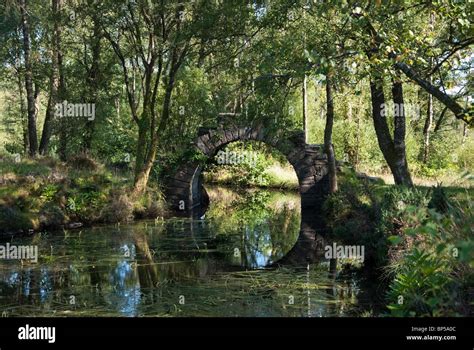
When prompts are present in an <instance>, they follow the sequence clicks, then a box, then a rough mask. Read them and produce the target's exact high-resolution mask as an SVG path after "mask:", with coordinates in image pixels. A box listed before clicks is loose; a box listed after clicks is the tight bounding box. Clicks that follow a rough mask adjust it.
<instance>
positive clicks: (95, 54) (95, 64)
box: [83, 17, 102, 152]
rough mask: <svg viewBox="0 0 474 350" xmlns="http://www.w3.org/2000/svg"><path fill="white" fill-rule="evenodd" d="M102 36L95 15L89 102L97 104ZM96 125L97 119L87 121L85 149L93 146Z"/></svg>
mask: <svg viewBox="0 0 474 350" xmlns="http://www.w3.org/2000/svg"><path fill="white" fill-rule="evenodd" d="M101 37H102V31H101V28H100V22H99V19H98V18H96V17H94V36H93V44H92V65H91V68H90V70H89V73H88V77H87V82H88V86H89V91H88V95H89V101H88V102H89V103H94V104H97V99H98V90H99V75H100V71H99V69H100V54H101V46H100V45H101V43H100V41H101ZM95 126H96V119H95V118H94V119H93V120H88V121H87V122H86V130H85V134H84V138H83V149H84V151H86V152H88V151H90V149H91V148H92V139H93V136H94V131H95Z"/></svg>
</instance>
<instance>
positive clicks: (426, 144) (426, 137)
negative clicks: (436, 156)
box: [423, 95, 433, 163]
mask: <svg viewBox="0 0 474 350" xmlns="http://www.w3.org/2000/svg"><path fill="white" fill-rule="evenodd" d="M432 124H433V96H432V95H428V107H427V110H426V120H425V126H424V127H423V163H426V162H427V161H428V156H429V151H430V133H431V125H432Z"/></svg>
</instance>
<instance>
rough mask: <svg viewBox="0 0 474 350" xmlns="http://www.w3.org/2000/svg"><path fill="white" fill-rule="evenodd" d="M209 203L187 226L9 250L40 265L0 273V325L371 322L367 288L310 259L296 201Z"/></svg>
mask: <svg viewBox="0 0 474 350" xmlns="http://www.w3.org/2000/svg"><path fill="white" fill-rule="evenodd" d="M207 192H208V193H209V197H210V205H209V208H208V209H207V211H206V212H205V213H204V214H202V215H201V214H200V215H198V216H197V217H170V218H165V219H159V220H155V221H140V222H135V223H133V224H127V225H123V224H122V225H106V226H97V227H92V228H83V229H80V230H70V231H62V232H46V233H42V234H36V235H34V236H32V237H18V238H14V239H12V240H9V241H8V243H9V244H10V245H15V246H37V247H38V252H39V258H38V262H36V263H34V262H32V261H26V260H24V261H20V260H2V261H0V313H1V314H2V316H7V317H10V316H223V317H226V316H290V317H320V316H357V315H370V313H371V310H373V308H374V307H375V305H374V297H373V293H374V290H376V288H374V286H373V285H371V283H370V282H368V281H367V280H366V279H364V278H362V277H361V276H360V274H358V273H356V272H351V271H353V269H349V270H348V269H342V268H341V265H342V264H341V263H339V264H338V263H337V262H336V261H335V259H332V260H327V259H323V258H321V254H320V253H321V249H319V253H315V251H318V248H316V249H315V248H314V245H315V244H316V245H318V244H320V243H321V242H319V243H318V242H317V240H316V241H314V240H313V241H312V242H307V241H306V240H305V234H307V233H308V231H310V232H312V231H314V230H315V227H316V230H317V225H316V226H314V225H308V224H307V223H306V221H305V219H304V218H303V220H302V214H301V208H300V198H299V195H298V194H297V193H294V192H284V191H269V190H260V189H252V190H239V191H235V190H230V189H228V188H223V187H216V186H207ZM313 233H314V232H313ZM6 243H7V242H1V243H0V244H2V245H6ZM308 247H309V248H310V249H309V248H308ZM308 251H310V253H309V255H310V256H309V255H308Z"/></svg>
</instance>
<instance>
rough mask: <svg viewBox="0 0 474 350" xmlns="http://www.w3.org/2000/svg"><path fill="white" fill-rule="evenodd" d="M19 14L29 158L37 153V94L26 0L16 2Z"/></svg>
mask: <svg viewBox="0 0 474 350" xmlns="http://www.w3.org/2000/svg"><path fill="white" fill-rule="evenodd" d="M18 1H19V3H18V4H19V7H20V13H21V29H22V33H23V55H24V56H23V57H24V62H25V63H24V65H25V89H26V101H27V111H28V143H29V147H30V148H29V154H30V156H31V157H34V156H36V154H37V152H38V135H37V131H36V97H37V95H38V94H37V92H35V88H34V86H33V67H32V64H31V40H30V24H29V20H28V3H27V0H18Z"/></svg>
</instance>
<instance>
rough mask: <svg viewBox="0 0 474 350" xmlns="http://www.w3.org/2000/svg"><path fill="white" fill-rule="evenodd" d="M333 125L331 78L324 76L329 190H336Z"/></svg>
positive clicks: (325, 144) (325, 147)
mask: <svg viewBox="0 0 474 350" xmlns="http://www.w3.org/2000/svg"><path fill="white" fill-rule="evenodd" d="M333 125H334V101H333V95H332V86H331V79H330V77H329V74H328V75H327V76H326V127H325V128H324V149H325V152H326V155H327V157H328V168H329V174H328V175H329V192H330V193H334V192H336V191H337V169H336V158H335V156H334V146H333V144H332V129H333Z"/></svg>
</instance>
